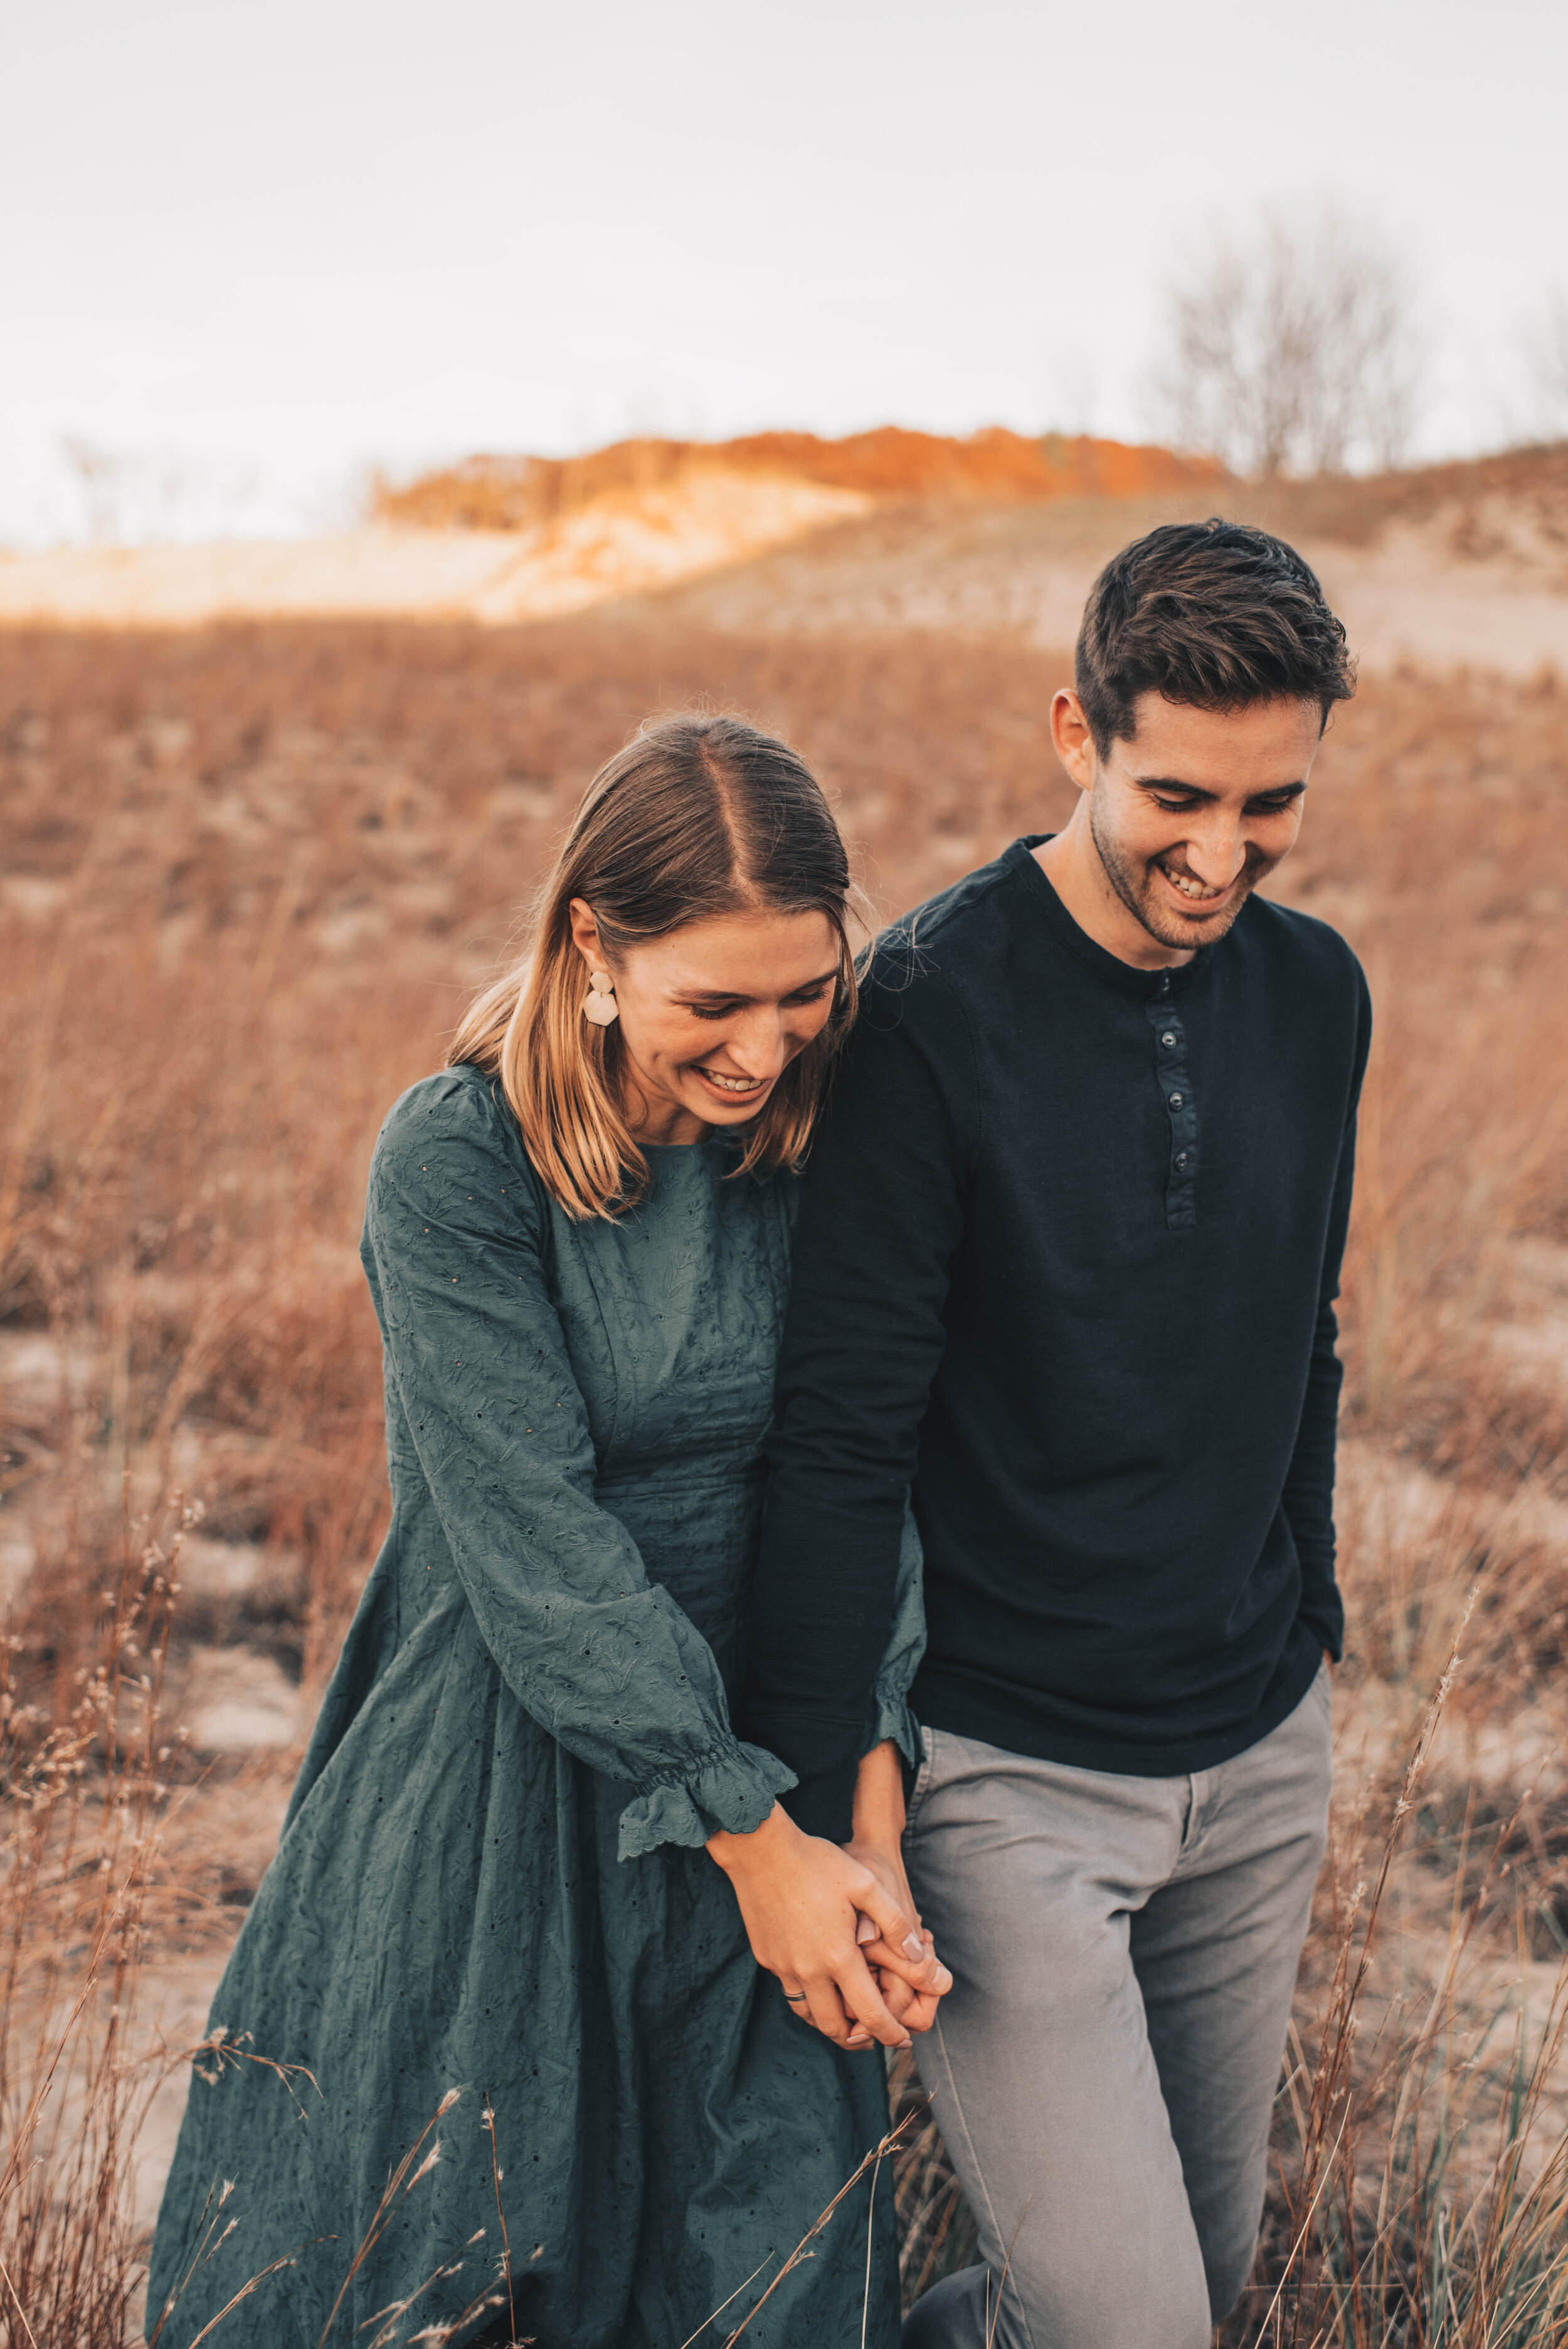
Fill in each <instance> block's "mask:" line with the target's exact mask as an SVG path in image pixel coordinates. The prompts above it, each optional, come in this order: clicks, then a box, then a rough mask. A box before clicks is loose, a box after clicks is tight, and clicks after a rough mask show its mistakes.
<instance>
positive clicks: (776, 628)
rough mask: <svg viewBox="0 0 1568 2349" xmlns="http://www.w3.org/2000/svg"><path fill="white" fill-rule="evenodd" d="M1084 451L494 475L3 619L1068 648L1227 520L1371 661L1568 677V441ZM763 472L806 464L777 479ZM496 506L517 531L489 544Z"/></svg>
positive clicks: (42, 573)
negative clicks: (1261, 463) (1196, 537)
mask: <svg viewBox="0 0 1568 2349" xmlns="http://www.w3.org/2000/svg"><path fill="white" fill-rule="evenodd" d="M797 441H799V443H800V444H801V450H804V453H803V454H802V453H801V450H796V449H795V446H794V444H795V442H797ZM862 442H863V443H864V444H865V445H864V446H862ZM1041 445H1044V444H1041ZM742 450H744V451H745V452H746V461H745V462H744V463H742V462H740V461H739V460H738V457H737V456H736V454H735V452H737V451H742ZM1064 450H1065V454H1062V455H1061V457H1060V461H1059V463H1057V464H1056V466H1055V470H1054V471H1053V470H1052V468H1051V467H1050V466H1047V465H1045V464H1044V463H1043V460H1041V458H1040V455H1039V450H1038V448H1037V444H1035V443H1033V442H1026V441H1024V440H1020V439H1018V437H1017V436H1016V435H1006V434H990V435H986V434H982V435H976V436H975V439H974V440H971V441H951V442H944V441H941V440H936V439H934V437H933V436H930V435H918V434H907V433H906V434H898V433H894V432H892V431H889V432H885V433H881V434H872V435H862V436H861V440H856V441H844V442H818V441H811V440H809V436H801V435H795V436H789V435H774V436H769V437H768V438H767V440H766V446H765V447H764V443H763V442H762V441H760V440H759V441H758V443H756V444H755V446H754V445H753V444H751V443H744V444H743V443H739V442H737V443H734V444H729V445H728V447H727V449H726V450H706V451H705V450H698V449H694V448H689V447H688V446H687V445H686V444H685V443H680V444H676V443H663V442H660V443H654V442H648V443H642V442H637V443H626V444H624V445H622V446H620V447H618V448H616V449H614V450H604V451H601V452H599V453H598V455H597V456H595V457H594V458H593V459H587V458H584V459H579V460H571V462H570V463H569V464H562V465H556V466H554V467H553V468H552V467H551V466H549V465H547V464H546V463H545V460H538V459H529V460H513V461H511V466H510V470H509V465H508V462H507V461H505V460H499V459H482V460H473V464H472V465H471V466H469V467H466V468H459V469H458V470H457V471H456V472H454V473H453V474H451V475H449V476H448V475H442V476H432V477H431V480H430V481H429V482H428V483H425V484H416V485H415V486H414V488H413V489H412V490H411V491H409V492H404V493H399V495H398V496H397V497H392V496H391V495H389V494H388V495H387V496H384V497H383V499H382V501H381V508H380V512H381V518H380V519H379V520H378V521H377V522H376V523H372V524H370V525H368V526H366V528H363V529H360V530H356V531H351V532H347V533H343V534H342V535H340V536H338V537H335V538H321V539H303V540H298V541H292V542H281V541H280V542H274V543H268V544H242V543H224V544H217V545H207V546H157V547H139V548H125V547H95V548H70V549H65V550H61V551H58V552H56V553H52V554H23V555H13V556H10V557H8V558H6V557H0V625H5V624H7V623H9V624H12V625H22V624H28V623H32V624H38V623H43V624H46V625H49V624H52V625H58V626H89V627H106V626H107V627H123V626H153V627H182V626H193V625H197V624H200V623H201V622H205V621H212V620H221V619H231V618H232V619H238V618H296V619H297V618H312V617H320V618H347V617H366V618H405V619H460V618H466V619H470V620H475V621H479V622H481V623H486V624H490V625H508V624H516V623H520V622H527V621H533V620H542V619H548V618H551V617H553V616H559V615H562V614H566V613H571V612H576V611H582V610H583V609H585V608H587V607H589V606H591V605H604V604H608V603H613V602H617V601H624V600H625V599H628V598H639V597H647V596H650V595H651V596H655V597H656V598H658V599H659V601H660V602H661V604H663V605H664V606H665V608H666V610H670V609H673V610H676V611H678V612H680V613H682V614H684V615H686V616H688V617H689V618H690V619H691V620H693V621H694V622H696V623H699V624H701V625H703V626H708V627H717V628H720V629H726V630H730V631H735V632H738V633H741V634H750V635H755V634H758V633H761V634H764V635H776V634H805V635H820V634H824V633H827V634H837V633H840V632H841V631H845V630H848V631H851V632H861V633H863V632H871V633H881V632H885V631H889V630H892V631H899V632H904V631H908V630H911V629H914V630H933V631H940V632H943V633H946V634H951V633H954V632H956V633H959V634H974V635H983V636H995V635H1003V636H1015V637H1016V636H1022V637H1023V638H1025V639H1026V640H1027V641H1030V642H1033V643H1037V644H1042V645H1047V646H1050V647H1062V646H1065V645H1068V644H1069V643H1070V642H1071V641H1072V638H1073V636H1075V635H1076V633H1077V628H1078V616H1079V614H1080V612H1081V610H1082V607H1083V602H1084V597H1085V595H1086V593H1087V591H1088V586H1089V584H1090V582H1091V580H1092V579H1093V577H1094V575H1095V573H1096V571H1097V570H1098V569H1099V565H1100V564H1101V563H1102V562H1103V561H1104V560H1105V558H1106V556H1107V555H1108V554H1110V553H1111V552H1112V551H1113V550H1114V549H1115V548H1116V547H1117V546H1119V545H1121V544H1123V543H1126V541H1127V540H1128V539H1130V538H1131V537H1133V536H1135V535H1137V534H1138V533H1139V532H1140V531H1142V530H1145V529H1148V528H1149V527H1150V525H1151V524H1152V523H1156V522H1159V521H1165V520H1176V519H1183V518H1190V517H1193V516H1198V515H1202V514H1204V513H1208V512H1212V511H1214V510H1215V509H1216V508H1217V509H1218V510H1219V511H1221V512H1227V513H1232V514H1234V515H1237V516H1238V517H1240V518H1243V519H1249V520H1258V521H1262V522H1264V523H1267V524H1268V526H1270V527H1272V528H1275V529H1278V530H1281V531H1283V532H1284V533H1285V534H1286V535H1288V536H1289V537H1291V538H1292V539H1293V540H1294V541H1295V543H1296V544H1298V545H1299V546H1301V548H1302V549H1303V552H1304V553H1305V554H1306V555H1307V556H1308V559H1309V560H1310V561H1312V562H1313V563H1314V564H1315V567H1316V568H1317V569H1318V571H1319V572H1320V574H1321V575H1322V577H1323V579H1324V582H1325V585H1326V587H1327V588H1328V591H1329V594H1330V596H1331V598H1332V600H1333V601H1334V603H1335V605H1336V609H1337V610H1339V611H1340V612H1341V613H1342V615H1343V616H1344V617H1345V620H1346V626H1348V628H1349V631H1350V635H1351V638H1352V641H1353V644H1354V646H1355V648H1356V650H1357V654H1358V655H1359V657H1360V658H1361V660H1362V662H1363V664H1364V665H1365V666H1366V667H1368V668H1369V669H1387V668H1391V667H1398V666H1400V665H1401V664H1402V663H1409V662H1413V663H1416V664H1417V665H1418V666H1422V667H1430V668H1435V669H1440V670H1447V669H1449V668H1452V667H1471V668H1475V669H1480V670H1489V671H1494V672H1497V673H1499V674H1501V675H1504V676H1511V677H1531V676H1533V675H1535V674H1536V673H1537V672H1538V671H1541V670H1543V669H1554V670H1556V671H1557V672H1559V673H1560V674H1562V675H1564V676H1568V566H1565V565H1564V563H1563V546H1564V544H1565V543H1568V537H1565V531H1568V462H1565V452H1564V451H1563V450H1542V451H1519V452H1515V453H1514V454H1513V455H1511V456H1507V457H1502V458H1497V459H1490V460H1481V461H1480V462H1479V463H1476V464H1473V465H1468V466H1450V467H1444V468H1436V469H1432V470H1430V471H1429V472H1427V473H1424V474H1409V475H1389V476H1386V477H1384V478H1382V479H1381V480H1378V481H1366V482H1315V483H1295V484H1291V483H1279V484H1274V486H1273V487H1272V488H1269V489H1263V488H1251V487H1249V486H1248V485H1247V484H1244V483H1242V482H1238V481H1229V480H1228V479H1227V478H1225V477H1222V476H1220V475H1218V474H1217V473H1216V472H1215V471H1214V470H1213V469H1212V468H1208V469H1204V468H1202V467H1200V466H1197V465H1195V464H1193V463H1191V462H1190V461H1189V460H1181V459H1177V458H1173V457H1171V456H1170V454H1169V452H1167V451H1161V450H1126V449H1121V448H1120V447H1119V444H1115V443H1109V442H1106V443H1100V442H1094V443H1090V442H1083V443H1076V442H1075V443H1070V444H1064ZM763 455H766V457H767V458H768V460H769V463H770V464H773V465H775V466H776V467H779V468H782V467H783V466H784V465H785V464H786V462H787V461H788V462H791V463H793V462H795V461H796V460H799V466H800V468H801V469H802V470H799V471H784V470H774V471H769V470H767V469H766V467H765V466H764V465H763V464H762V463H761V457H762V456H763ZM1112 458H1114V459H1115V460H1116V462H1115V463H1114V464H1113V463H1112V462H1111V460H1112ZM938 460H942V462H939V461H938ZM1026 460H1028V463H1032V464H1034V466H1035V467H1036V469H1037V471H1038V472H1039V474H1040V479H1039V480H1036V479H1035V478H1034V476H1033V474H1030V473H1029V472H1028V465H1027V463H1026ZM1069 460H1070V461H1069ZM1091 460H1092V462H1091ZM1155 460H1163V466H1164V470H1163V471H1161V464H1159V463H1157V462H1156V461H1155ZM943 463H945V464H946V465H947V471H945V472H944V471H943ZM557 476H559V477H560V478H557ZM835 476H836V478H835ZM1015 477H1016V478H1015ZM1560 477H1561V478H1560ZM1042 483H1043V484H1044V486H1042ZM912 485H913V486H912ZM933 485H936V489H937V490H939V491H940V494H937V493H935V490H934V487H933ZM1090 492H1093V493H1090ZM1133 492H1136V493H1133ZM552 504H553V509H554V510H553V511H551V512H546V511H545V510H546V508H547V507H550V506H551V505H552ZM440 515H445V516H446V517H447V522H446V526H432V523H434V522H435V521H436V519H437V518H438V516H440ZM485 515H490V516H493V517H494V518H495V519H496V520H497V521H499V522H504V523H505V525H506V526H504V527H499V526H498V527H489V526H480V525H481V523H482V517H484V516H485ZM530 517H532V518H530ZM541 517H542V518H541Z"/></svg>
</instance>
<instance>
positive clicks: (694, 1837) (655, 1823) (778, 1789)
mask: <svg viewBox="0 0 1568 2349" xmlns="http://www.w3.org/2000/svg"><path fill="white" fill-rule="evenodd" d="M794 1784H795V1773H794V1772H793V1770H788V1769H786V1768H785V1766H784V1764H783V1763H782V1762H780V1761H779V1759H778V1758H777V1756H776V1755H774V1754H765V1753H764V1752H763V1750H762V1748H761V1746H760V1745H745V1744H742V1743H741V1741H740V1739H739V1738H738V1737H726V1738H724V1739H722V1740H721V1741H719V1742H718V1743H717V1744H714V1745H713V1746H711V1747H710V1748H709V1750H708V1752H707V1754H705V1755H704V1756H703V1758H702V1760H701V1761H700V1762H698V1763H696V1764H695V1765H694V1766H688V1767H686V1768H681V1769H671V1770H659V1771H656V1772H655V1775H653V1777H651V1778H648V1779H645V1781H644V1784H643V1785H642V1787H641V1788H640V1790H639V1791H638V1794H637V1795H636V1798H635V1800H634V1801H633V1802H630V1803H628V1804H627V1806H626V1807H625V1809H624V1811H623V1812H622V1814H621V1847H620V1857H622V1858H623V1859H641V1858H642V1857H643V1855H644V1854H645V1852H650V1851H656V1850H657V1849H658V1847H659V1846H660V1845H661V1844H665V1843H673V1844H684V1845H685V1846H686V1847H687V1849H700V1848H701V1847H702V1846H703V1845H704V1844H705V1843H706V1842H707V1839H708V1837H709V1836H713V1835H717V1834H718V1832H719V1831H720V1829H721V1828H723V1829H726V1830H727V1832H728V1833H729V1834H730V1835H753V1834H755V1833H756V1831H757V1829H758V1827H759V1826H761V1825H762V1822H763V1820H764V1819H765V1818H766V1817H767V1816H768V1815H769V1812H770V1811H771V1809H772V1808H773V1806H774V1804H775V1802H776V1801H777V1800H778V1798H779V1795H782V1794H784V1793H786V1792H787V1790H788V1789H789V1787H791V1786H792V1785H794Z"/></svg>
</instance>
